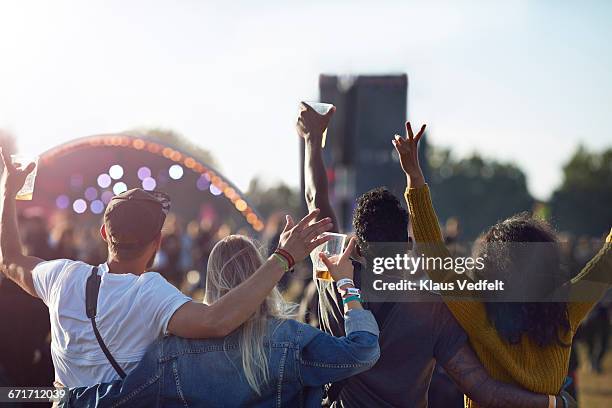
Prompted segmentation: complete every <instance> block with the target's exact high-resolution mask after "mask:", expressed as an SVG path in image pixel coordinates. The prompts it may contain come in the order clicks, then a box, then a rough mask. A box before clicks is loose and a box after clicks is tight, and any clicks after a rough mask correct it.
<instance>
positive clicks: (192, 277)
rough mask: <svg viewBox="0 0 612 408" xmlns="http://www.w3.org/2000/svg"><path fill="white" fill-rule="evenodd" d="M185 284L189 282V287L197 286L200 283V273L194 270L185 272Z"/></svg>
mask: <svg viewBox="0 0 612 408" xmlns="http://www.w3.org/2000/svg"><path fill="white" fill-rule="evenodd" d="M187 282H189V284H190V285H197V284H198V283H199V282H200V272H198V271H196V270H191V271H189V272H187Z"/></svg>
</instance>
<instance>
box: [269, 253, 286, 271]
mask: <svg viewBox="0 0 612 408" xmlns="http://www.w3.org/2000/svg"><path fill="white" fill-rule="evenodd" d="M272 258H274V259H276V260H277V261H278V263H279V264H280V265H281V268H283V272H287V271H289V262H288V261H287V259H285V257H283V256H282V255H279V254H277V253H276V252H274V253H273V254H272Z"/></svg>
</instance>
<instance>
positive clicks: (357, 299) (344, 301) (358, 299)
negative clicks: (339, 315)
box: [342, 295, 361, 305]
mask: <svg viewBox="0 0 612 408" xmlns="http://www.w3.org/2000/svg"><path fill="white" fill-rule="evenodd" d="M353 300H354V301H356V302H359V303H361V298H360V297H359V296H356V295H353V296H349V297H347V298H345V299H342V304H343V305H346V304H347V303H348V302H352V301H353Z"/></svg>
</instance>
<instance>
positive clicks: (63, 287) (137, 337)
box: [32, 259, 191, 387]
mask: <svg viewBox="0 0 612 408" xmlns="http://www.w3.org/2000/svg"><path fill="white" fill-rule="evenodd" d="M92 268H93V267H92V266H91V265H88V264H86V263H83V262H78V261H71V260H68V259H59V260H54V261H48V262H42V263H40V264H38V265H37V266H36V267H35V268H34V270H33V271H32V277H33V279H34V287H35V289H36V293H37V294H38V296H39V297H40V298H41V299H42V300H43V302H45V304H46V305H47V306H48V307H49V317H50V320H51V357H52V358H53V365H54V367H55V380H56V381H57V382H60V383H61V384H63V385H65V386H66V387H80V386H89V385H93V384H98V383H101V382H107V381H113V380H116V379H119V375H118V374H117V373H116V372H115V370H114V369H113V367H112V366H111V364H110V363H109V361H108V359H107V358H106V356H105V355H104V353H103V352H102V349H101V348H100V345H99V344H98V341H97V340H96V337H95V335H94V332H93V329H92V327H91V320H89V319H88V318H87V314H86V312H85V283H86V282H87V278H88V277H89V276H90V275H91V270H92ZM98 275H101V277H102V283H101V285H100V293H99V295H98V311H97V317H96V323H97V326H98V330H99V331H100V335H101V336H102V339H103V340H104V343H105V344H106V346H107V347H108V349H109V350H110V352H111V354H112V355H113V357H114V358H115V360H117V363H119V365H120V366H121V368H122V369H123V370H124V371H125V372H126V373H128V372H130V371H131V370H132V369H133V368H134V367H135V366H136V365H137V364H138V362H139V361H140V359H141V358H142V356H143V355H144V353H145V351H146V349H147V347H148V346H149V345H150V344H151V343H152V342H153V341H155V340H156V339H158V338H160V337H161V336H163V335H164V334H165V332H166V328H167V326H168V322H169V321H170V318H171V317H172V315H173V314H174V312H175V311H176V310H177V309H178V308H179V307H181V306H182V305H183V304H185V303H186V302H189V301H190V300H191V298H189V297H188V296H185V295H184V294H182V293H181V292H180V291H179V290H178V289H177V288H175V287H174V286H172V285H171V284H170V283H168V281H166V279H164V278H163V277H162V276H161V275H160V274H158V273H156V272H146V273H143V274H142V275H140V276H137V275H133V274H131V273H128V274H114V273H109V272H108V265H106V264H102V265H99V266H98Z"/></svg>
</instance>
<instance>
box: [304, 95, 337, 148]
mask: <svg viewBox="0 0 612 408" xmlns="http://www.w3.org/2000/svg"><path fill="white" fill-rule="evenodd" d="M303 103H304V104H305V105H308V106H310V107H311V108H312V109H313V110H314V111H315V112H317V113H318V114H319V115H321V116H325V115H327V113H328V112H329V111H330V110H331V108H333V107H334V105H332V104H331V103H323V102H303ZM326 140H327V128H325V130H324V131H323V139H321V147H325V141H326Z"/></svg>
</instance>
